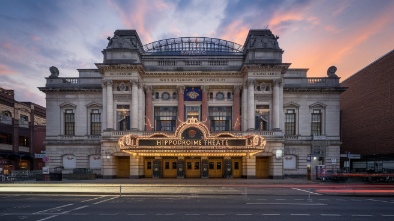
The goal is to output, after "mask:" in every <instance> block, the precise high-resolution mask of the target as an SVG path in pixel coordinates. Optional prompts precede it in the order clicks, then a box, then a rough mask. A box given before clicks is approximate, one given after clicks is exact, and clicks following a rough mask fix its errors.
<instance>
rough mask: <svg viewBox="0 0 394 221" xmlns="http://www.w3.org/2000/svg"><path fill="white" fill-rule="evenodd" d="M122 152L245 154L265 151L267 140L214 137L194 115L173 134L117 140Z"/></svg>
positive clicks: (233, 136) (148, 154)
mask: <svg viewBox="0 0 394 221" xmlns="http://www.w3.org/2000/svg"><path fill="white" fill-rule="evenodd" d="M118 144H119V147H120V149H121V151H123V152H127V153H130V154H137V155H143V156H156V155H158V154H160V155H163V156H164V155H165V156H168V155H173V156H188V155H191V154H198V155H201V156H204V155H212V154H213V155H215V154H226V155H237V156H246V154H248V153H252V154H253V153H257V152H261V151H262V150H264V147H265V144H266V140H265V139H264V138H263V137H261V136H260V135H248V136H235V135H233V134H231V133H220V134H217V135H215V136H211V135H210V133H209V130H208V128H207V127H206V126H205V125H204V124H203V123H201V122H199V121H198V120H197V119H195V118H190V119H188V120H187V122H183V123H182V124H181V125H179V126H178V128H177V129H176V131H175V133H174V134H173V135H169V134H165V133H161V132H158V133H153V134H152V135H150V136H136V135H133V134H129V135H125V136H123V137H121V138H120V139H119V141H118Z"/></svg>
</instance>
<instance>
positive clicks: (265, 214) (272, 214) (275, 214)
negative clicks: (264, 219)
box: [261, 213, 280, 216]
mask: <svg viewBox="0 0 394 221" xmlns="http://www.w3.org/2000/svg"><path fill="white" fill-rule="evenodd" d="M261 215H262V216H280V214H277V213H268V214H267V213H263V214H261Z"/></svg>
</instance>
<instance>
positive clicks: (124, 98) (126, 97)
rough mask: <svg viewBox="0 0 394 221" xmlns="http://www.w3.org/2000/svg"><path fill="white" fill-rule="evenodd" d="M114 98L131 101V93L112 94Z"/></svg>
mask: <svg viewBox="0 0 394 221" xmlns="http://www.w3.org/2000/svg"><path fill="white" fill-rule="evenodd" d="M114 100H116V101H126V102H128V101H131V95H129V94H114Z"/></svg>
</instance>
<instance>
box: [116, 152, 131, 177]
mask: <svg viewBox="0 0 394 221" xmlns="http://www.w3.org/2000/svg"><path fill="white" fill-rule="evenodd" d="M117 176H118V178H129V176H130V157H118V175H117Z"/></svg>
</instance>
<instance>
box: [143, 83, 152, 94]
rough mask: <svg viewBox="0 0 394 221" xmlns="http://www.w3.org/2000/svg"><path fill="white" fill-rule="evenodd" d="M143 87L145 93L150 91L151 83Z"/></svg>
mask: <svg viewBox="0 0 394 221" xmlns="http://www.w3.org/2000/svg"><path fill="white" fill-rule="evenodd" d="M144 88H145V91H146V92H147V93H152V91H153V87H152V85H145V86H144Z"/></svg>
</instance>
